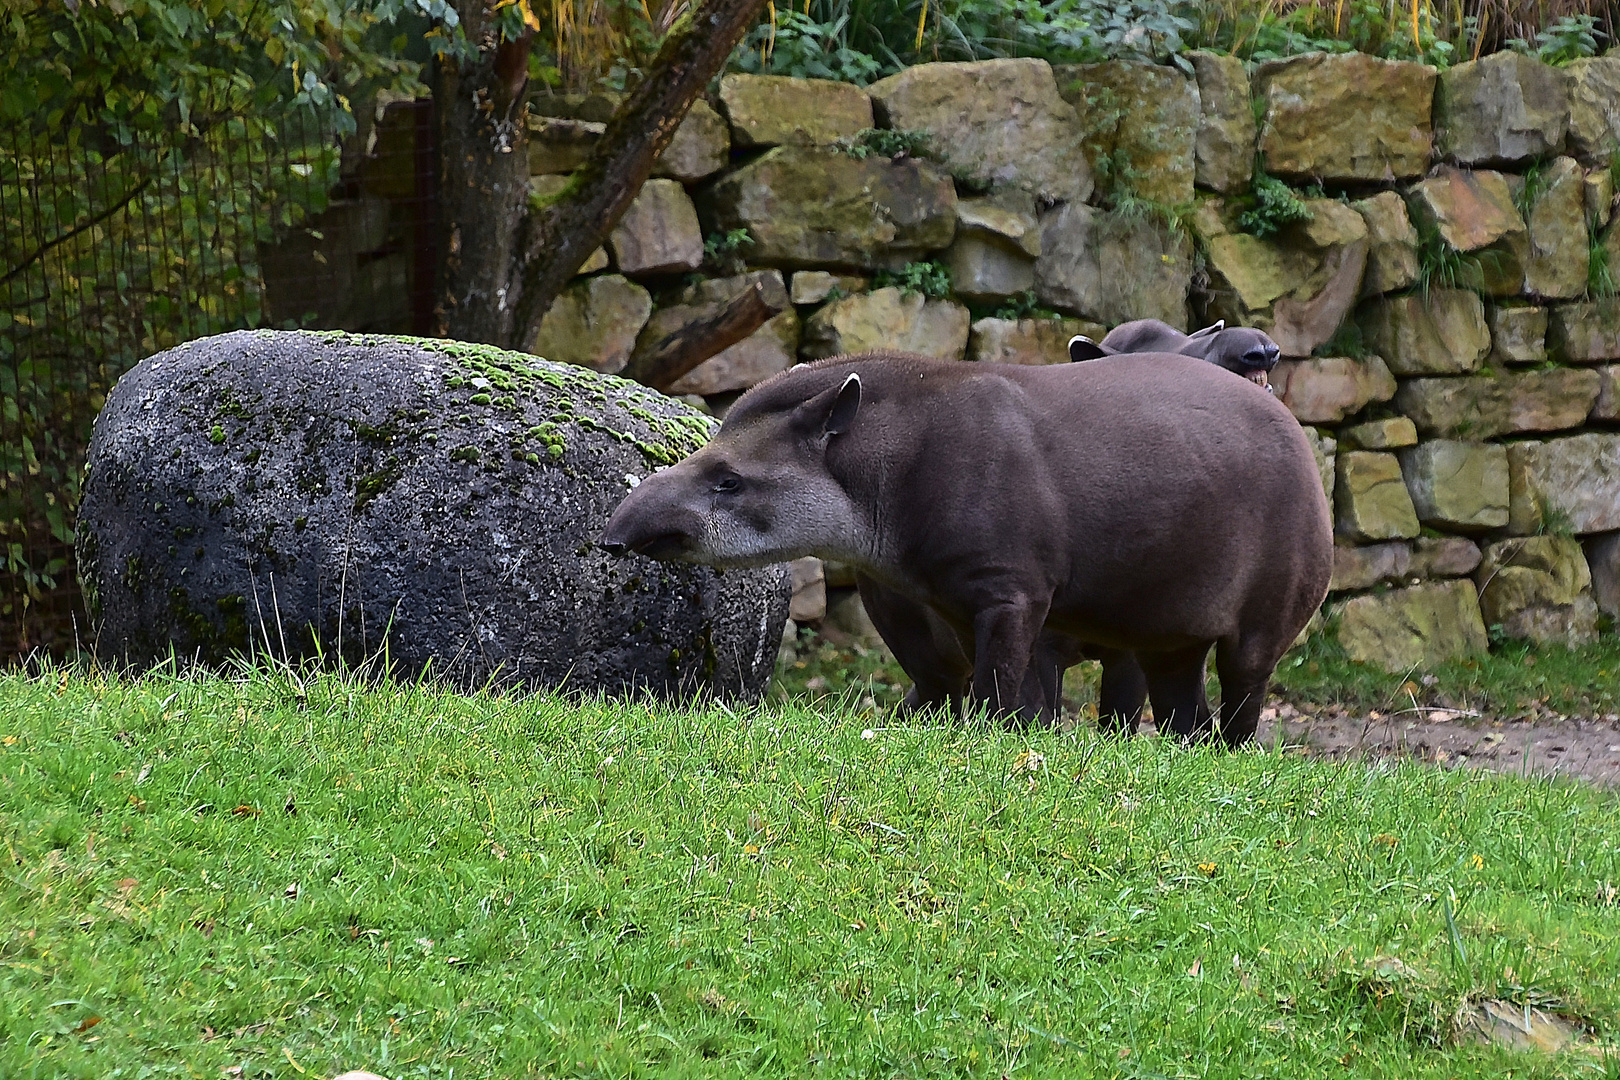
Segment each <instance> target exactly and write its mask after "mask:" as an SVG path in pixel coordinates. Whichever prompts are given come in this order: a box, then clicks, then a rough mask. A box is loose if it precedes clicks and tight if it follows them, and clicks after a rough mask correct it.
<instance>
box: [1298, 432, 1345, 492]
mask: <svg viewBox="0 0 1620 1080" xmlns="http://www.w3.org/2000/svg"><path fill="white" fill-rule="evenodd" d="M1300 430H1301V431H1303V432H1304V433H1305V441H1306V442H1308V443H1310V444H1311V456H1312V457H1313V458H1315V459H1316V472H1317V475H1319V476H1320V477H1321V478H1322V494H1324V495H1326V496H1327V501H1328V505H1329V506H1331V505H1333V480H1334V475H1335V473H1336V472H1337V466H1336V462H1335V458H1336V457H1337V454H1338V449H1339V445H1338V441H1337V440H1335V439H1334V438H1333V436H1332V435H1329V434H1326V433H1325V432H1323V431H1322V430H1320V429H1319V428H1313V427H1309V426H1306V427H1302V428H1300Z"/></svg>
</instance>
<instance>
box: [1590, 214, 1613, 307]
mask: <svg viewBox="0 0 1620 1080" xmlns="http://www.w3.org/2000/svg"><path fill="white" fill-rule="evenodd" d="M1614 272H1615V267H1612V266H1610V265H1609V245H1608V244H1605V243H1604V242H1603V238H1602V237H1601V236H1600V235H1599V234H1598V232H1597V230H1596V229H1593V230H1592V231H1591V239H1590V241H1589V245H1588V248H1587V261H1586V293H1587V295H1588V296H1590V297H1592V299H1594V300H1608V299H1610V298H1612V297H1613V296H1614V295H1615V293H1616V291H1617V290H1616V283H1615V280H1614Z"/></svg>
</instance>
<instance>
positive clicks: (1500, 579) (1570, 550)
mask: <svg viewBox="0 0 1620 1080" xmlns="http://www.w3.org/2000/svg"><path fill="white" fill-rule="evenodd" d="M1474 577H1475V580H1477V581H1478V582H1479V607H1480V612H1481V614H1482V615H1483V616H1484V617H1485V623H1486V625H1488V626H1492V627H1500V628H1501V633H1503V634H1505V635H1506V636H1508V637H1514V638H1528V639H1530V640H1532V641H1540V642H1556V643H1558V644H1561V645H1568V646H1570V647H1574V646H1576V645H1584V644H1587V643H1588V642H1591V641H1593V640H1594V639H1595V638H1596V637H1597V616H1598V607H1597V604H1596V603H1595V602H1594V601H1593V599H1592V596H1591V594H1590V592H1589V590H1590V588H1591V586H1592V575H1591V573H1590V572H1589V571H1588V569H1587V566H1586V556H1585V555H1584V554H1583V553H1582V551H1581V545H1580V542H1579V541H1578V540H1572V539H1570V538H1569V537H1564V536H1525V537H1519V538H1516V539H1513V540H1503V541H1500V542H1499V543H1495V544H1490V545H1487V546H1486V548H1485V552H1484V559H1483V560H1481V562H1480V564H1479V569H1478V570H1477V571H1475V574H1474Z"/></svg>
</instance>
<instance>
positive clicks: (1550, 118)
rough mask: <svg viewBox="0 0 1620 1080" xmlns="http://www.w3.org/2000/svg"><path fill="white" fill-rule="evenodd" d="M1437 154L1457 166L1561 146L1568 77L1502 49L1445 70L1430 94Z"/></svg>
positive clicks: (1509, 160) (1509, 161)
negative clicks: (1437, 139)
mask: <svg viewBox="0 0 1620 1080" xmlns="http://www.w3.org/2000/svg"><path fill="white" fill-rule="evenodd" d="M1434 124H1435V128H1436V129H1437V130H1438V131H1439V133H1440V139H1439V146H1438V147H1437V149H1438V150H1439V152H1440V154H1441V155H1443V156H1445V157H1447V158H1449V159H1450V160H1452V161H1455V162H1457V163H1459V164H1462V165H1514V164H1517V163H1519V162H1523V161H1529V160H1531V159H1533V158H1538V157H1547V156H1549V155H1552V154H1556V153H1559V152H1560V151H1562V150H1563V148H1564V132H1565V131H1566V130H1567V129H1568V127H1569V77H1568V76H1567V75H1565V74H1564V72H1562V71H1560V70H1559V69H1558V68H1554V67H1549V66H1548V65H1546V64H1543V63H1542V62H1541V61H1540V60H1537V59H1535V58H1534V57H1530V56H1525V55H1524V54H1523V53H1518V52H1513V51H1512V50H1505V51H1503V52H1498V53H1492V54H1491V55H1489V56H1486V57H1482V58H1480V59H1478V60H1470V61H1468V62H1466V63H1462V64H1458V65H1457V66H1456V67H1453V68H1449V69H1448V70H1447V71H1446V72H1445V73H1444V74H1442V75H1441V76H1440V85H1439V86H1438V87H1437V88H1436V90H1435V95H1434Z"/></svg>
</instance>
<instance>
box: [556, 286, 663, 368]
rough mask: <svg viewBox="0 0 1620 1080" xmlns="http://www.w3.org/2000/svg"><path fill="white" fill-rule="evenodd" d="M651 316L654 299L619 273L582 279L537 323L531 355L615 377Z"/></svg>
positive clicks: (561, 295) (568, 289)
mask: <svg viewBox="0 0 1620 1080" xmlns="http://www.w3.org/2000/svg"><path fill="white" fill-rule="evenodd" d="M651 313H652V297H651V296H649V295H647V290H646V289H643V288H642V287H641V286H640V285H637V284H636V283H635V282H633V281H631V280H629V279H628V278H625V277H622V276H620V275H618V274H602V275H599V276H597V277H589V278H583V279H581V280H579V281H576V282H574V283H573V284H571V285H569V286H568V287H567V288H566V289H564V290H563V291H562V293H561V294H560V295H559V296H558V297H557V299H556V300H555V301H554V302H553V303H552V305H551V308H550V310H549V311H547V312H546V314H545V316H544V317H543V318H541V320H540V332H539V333H538V334H536V335H535V339H534V341H533V342H531V343H530V345H529V351H530V352H532V353H534V354H535V355H537V356H543V357H545V358H546V359H547V360H557V361H560V362H562V363H565V364H578V365H580V366H581V367H588V368H590V369H591V370H592V371H601V372H605V373H607V374H609V375H616V374H618V373H619V372H620V371H622V370H623V369H624V365H625V363H626V362H628V361H629V359H630V353H631V350H633V349H634V348H635V345H636V335H637V334H638V333H640V332H641V328H642V327H643V326H644V325H646V322H647V316H648V315H650V314H651Z"/></svg>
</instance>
